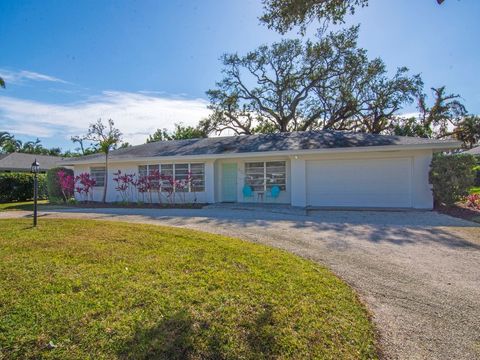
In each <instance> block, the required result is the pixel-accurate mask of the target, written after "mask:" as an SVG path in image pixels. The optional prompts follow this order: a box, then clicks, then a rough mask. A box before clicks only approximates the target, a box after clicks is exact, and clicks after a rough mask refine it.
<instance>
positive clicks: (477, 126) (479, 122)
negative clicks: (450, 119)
mask: <svg viewBox="0 0 480 360" xmlns="http://www.w3.org/2000/svg"><path fill="white" fill-rule="evenodd" d="M453 137H455V138H456V139H458V140H460V141H462V142H463V143H464V144H465V147H466V148H469V149H471V148H473V147H475V146H477V145H478V144H480V116H474V115H469V116H466V117H464V118H463V119H462V120H461V121H460V122H459V123H458V125H457V127H456V128H455V130H454V131H453Z"/></svg>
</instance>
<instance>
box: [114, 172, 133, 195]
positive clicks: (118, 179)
mask: <svg viewBox="0 0 480 360" xmlns="http://www.w3.org/2000/svg"><path fill="white" fill-rule="evenodd" d="M113 175H114V176H115V177H114V178H113V181H115V183H116V186H115V190H117V191H118V192H119V193H120V196H121V197H122V201H124V202H129V201H131V196H132V195H133V188H134V187H135V186H136V180H135V174H122V172H121V171H120V170H118V171H117V172H116V173H114V174H113Z"/></svg>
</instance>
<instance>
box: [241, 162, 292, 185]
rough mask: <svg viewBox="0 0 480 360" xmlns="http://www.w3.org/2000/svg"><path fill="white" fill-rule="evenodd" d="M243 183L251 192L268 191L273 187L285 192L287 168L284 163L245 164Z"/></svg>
mask: <svg viewBox="0 0 480 360" xmlns="http://www.w3.org/2000/svg"><path fill="white" fill-rule="evenodd" d="M245 176H246V178H245V183H246V184H247V185H249V186H251V187H252V190H253V191H268V190H270V189H271V188H272V187H274V186H278V187H279V188H280V190H283V191H285V190H286V188H287V167H286V162H285V161H267V162H251V163H245Z"/></svg>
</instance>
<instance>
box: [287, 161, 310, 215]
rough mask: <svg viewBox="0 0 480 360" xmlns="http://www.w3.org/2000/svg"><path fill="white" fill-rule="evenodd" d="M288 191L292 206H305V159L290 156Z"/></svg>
mask: <svg viewBox="0 0 480 360" xmlns="http://www.w3.org/2000/svg"><path fill="white" fill-rule="evenodd" d="M290 191H291V194H292V206H300V207H305V206H307V186H306V171H305V160H304V159H301V158H300V157H299V156H292V157H291V160H290Z"/></svg>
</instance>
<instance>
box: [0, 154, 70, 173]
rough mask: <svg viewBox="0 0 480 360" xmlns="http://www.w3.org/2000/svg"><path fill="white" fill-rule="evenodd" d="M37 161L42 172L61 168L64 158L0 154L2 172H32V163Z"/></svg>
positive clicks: (0, 169)
mask: <svg viewBox="0 0 480 360" xmlns="http://www.w3.org/2000/svg"><path fill="white" fill-rule="evenodd" d="M35 159H37V161H38V163H39V164H40V170H41V171H45V170H48V169H51V168H54V167H56V166H59V164H60V162H61V161H62V160H63V158H61V157H59V156H48V155H35V154H25V153H18V152H14V153H9V154H0V171H30V167H31V165H32V163H33V162H34V161H35Z"/></svg>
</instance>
